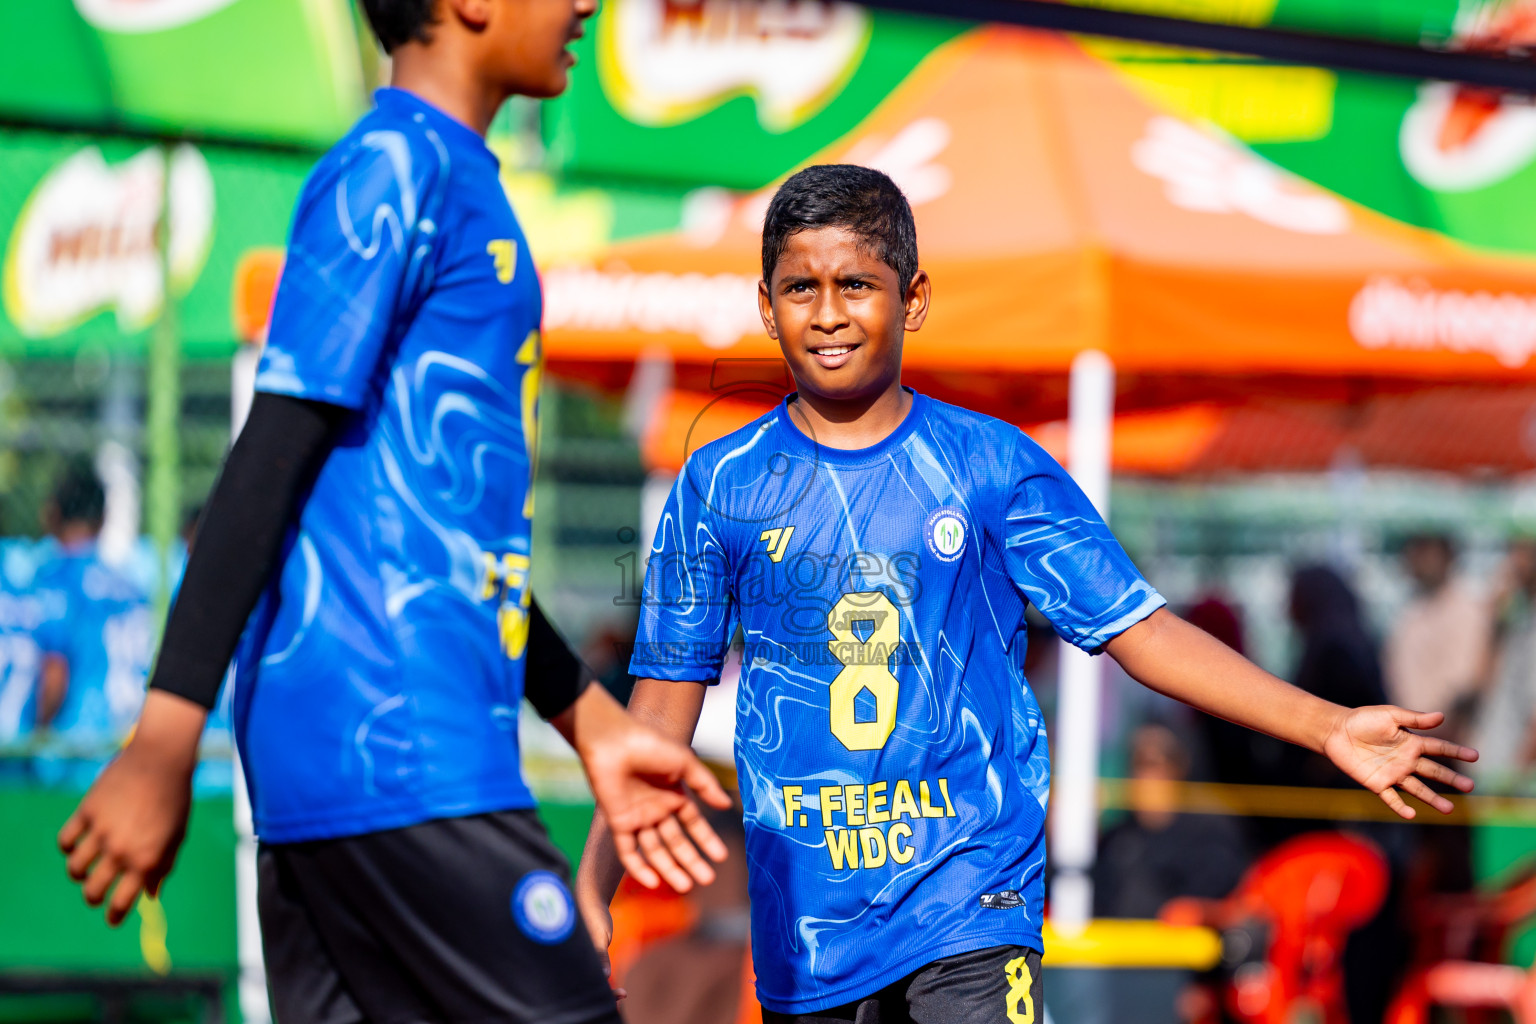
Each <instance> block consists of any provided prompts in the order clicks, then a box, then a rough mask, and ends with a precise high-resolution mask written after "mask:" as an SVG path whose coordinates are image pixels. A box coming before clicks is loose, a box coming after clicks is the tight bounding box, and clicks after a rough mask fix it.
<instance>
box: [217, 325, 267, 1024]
mask: <svg viewBox="0 0 1536 1024" xmlns="http://www.w3.org/2000/svg"><path fill="white" fill-rule="evenodd" d="M260 362H261V346H260V345H241V346H240V348H239V349H238V350H237V351H236V352H235V358H234V361H233V363H232V364H231V366H230V401H229V406H230V408H229V426H230V441H231V443H233V441H234V439H235V438H236V437H238V436H239V435H240V431H241V429H242V428H243V427H244V426H245V419H246V417H247V416H248V415H249V414H250V411H251V401H252V400H253V399H254V398H255V396H256V368H257V366H258V365H259V364H260ZM230 676H231V678H226V679H225V680H224V685H225V686H233V685H234V679H233V678H232V677H233V673H231V674H230ZM230 756H231V757H232V758H234V761H235V772H234V789H235V792H234V797H235V933H236V946H235V949H236V954H237V958H238V961H239V965H240V981H239V986H238V991H239V1000H240V1018H241V1020H242V1021H243V1022H244V1024H270V1021H271V1020H272V1007H271V1004H270V1003H268V1001H267V965H266V961H265V959H264V958H263V957H262V955H261V923H260V919H259V917H258V914H257V905H256V832H255V829H254V828H253V827H252V824H251V800H250V796H249V795H248V794H247V792H246V788H245V771H244V770H243V769H242V767H241V765H240V751H239V748H238V747H236V748H234V749H233V750H232V751H231V752H230Z"/></svg>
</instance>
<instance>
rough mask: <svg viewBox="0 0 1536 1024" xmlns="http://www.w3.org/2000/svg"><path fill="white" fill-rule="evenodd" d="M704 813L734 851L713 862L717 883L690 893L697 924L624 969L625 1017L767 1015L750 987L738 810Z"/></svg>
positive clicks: (647, 1020) (635, 1020)
mask: <svg viewBox="0 0 1536 1024" xmlns="http://www.w3.org/2000/svg"><path fill="white" fill-rule="evenodd" d="M706 814H707V816H708V818H709V822H710V824H711V825H713V826H714V829H715V831H716V832H717V833H719V835H720V838H721V839H723V840H724V841H725V845H726V847H727V848H728V849H729V850H730V856H729V857H728V858H726V860H725V862H724V863H723V864H720V865H718V866H717V867H716V869H715V881H714V884H712V885H701V886H695V887H694V889H693V890H692V891H691V892H689V893H688V896H687V900H688V902H689V904H690V909H691V911H692V914H691V917H692V924H691V926H690V927H689V928H688V929H687V931H685V932H684V933H683V934H681V935H678V936H675V937H673V938H670V939H666V940H664V941H662V942H658V943H656V944H655V945H653V946H651V947H649V948H647V949H646V950H645V951H644V952H643V953H641V954H640V957H639V959H637V960H636V961H635V963H634V965H633V966H632V967H630V969H629V970H628V972H626V974H625V976H624V979H623V985H624V989H625V991H627V992H628V993H629V995H628V997H627V998H626V999H624V1001H623V1002H621V1003H620V1004H619V1007H620V1009H621V1010H622V1011H623V1015H624V1020H625V1021H626V1022H627V1024H746V1022H748V1021H750V1022H751V1024H757V1022H758V1021H760V1020H761V1019H762V1010H761V1009H760V1008H759V1007H758V1006H757V1001H756V999H755V998H753V997H752V995H751V989H752V976H751V949H750V946H749V938H750V935H751V917H750V910H749V906H748V900H747V845H746V832H745V831H744V829H743V828H742V823H741V813H740V811H735V812H719V811H707V812H706Z"/></svg>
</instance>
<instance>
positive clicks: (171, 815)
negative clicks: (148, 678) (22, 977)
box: [59, 690, 207, 927]
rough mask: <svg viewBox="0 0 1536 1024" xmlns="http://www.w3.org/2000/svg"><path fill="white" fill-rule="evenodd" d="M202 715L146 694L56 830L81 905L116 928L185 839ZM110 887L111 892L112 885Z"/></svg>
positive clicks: (160, 694) (152, 888) (152, 889)
mask: <svg viewBox="0 0 1536 1024" xmlns="http://www.w3.org/2000/svg"><path fill="white" fill-rule="evenodd" d="M206 717H207V711H206V710H204V709H203V708H201V707H199V706H198V705H196V704H193V703H192V702H191V701H188V700H184V699H183V698H181V697H177V696H174V695H172V694H168V693H165V692H164V691H161V690H150V691H149V694H148V696H147V697H146V698H145V700H144V711H143V714H142V715H141V716H140V718H139V725H138V727H137V728H136V729H135V731H134V735H133V738H132V739H131V740H130V741H129V742H128V745H127V746H126V747H124V748H123V751H122V753H120V754H119V755H118V756H117V757H116V758H114V759H113V761H112V763H111V764H109V765H107V767H106V769H105V770H103V771H102V773H101V775H100V776H99V777H98V778H97V779H96V782H95V783H94V784H93V785H92V786H91V788H90V790H89V791H88V792H87V793H86V794H85V798H84V799H83V800H81V801H80V806H79V807H77V808H76V809H75V813H74V814H72V815H71V816H70V818H69V820H68V821H67V822H65V823H64V827H63V828H62V829H61V830H60V831H59V849H61V850H63V851H64V853H65V854H66V855H67V857H68V862H67V868H68V871H69V877H71V878H73V879H74V880H75V881H77V882H81V883H82V885H81V890H82V892H83V893H84V895H85V901H86V902H87V903H89V904H90V905H91V906H93V907H96V906H100V905H101V903H102V901H103V900H106V899H107V893H108V891H109V890H111V893H112V897H111V900H110V901H109V902H108V903H107V923H108V924H110V925H113V926H114V927H115V926H117V925H119V924H122V922H123V919H124V918H126V917H127V916H128V912H129V911H130V910H132V909H133V905H134V903H135V902H136V901H137V900H138V898H139V894H140V893H141V892H148V893H150V894H154V893H157V892H158V891H159V889H160V883H161V882H163V881H164V880H165V876H166V875H167V874H169V873H170V870H171V865H172V864H173V863H175V860H176V852H177V850H178V849H179V848H180V847H181V841H182V839H183V837H185V835H186V833H187V815H188V813H189V812H190V810H191V804H192V773H193V771H194V770H195V769H196V767H197V744H198V740H199V738H200V737H201V736H202V731H203V722H204V720H205V719H206ZM114 883H116V888H115V889H114V888H113V884H114Z"/></svg>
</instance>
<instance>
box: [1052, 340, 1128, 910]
mask: <svg viewBox="0 0 1536 1024" xmlns="http://www.w3.org/2000/svg"><path fill="white" fill-rule="evenodd" d="M1114 416H1115V367H1114V364H1113V363H1112V362H1111V361H1110V359H1109V357H1108V356H1106V355H1105V354H1104V353H1103V352H1083V353H1080V354H1079V355H1078V356H1077V358H1075V359H1074V360H1072V377H1071V382H1070V394H1069V406H1068V417H1069V418H1068V424H1067V461H1068V469H1069V470H1070V472H1071V474H1072V479H1074V480H1075V481H1077V485H1078V486H1079V487H1081V488H1082V489H1083V493H1084V494H1086V495H1087V496H1088V500H1089V501H1091V502H1093V504H1094V507H1095V508H1097V509H1098V510H1099V514H1100V515H1101V516H1104V517H1105V518H1106V519H1107V518H1108V517H1109V460H1110V442H1111V439H1112V436H1113V430H1114ZM1060 664H1061V669H1060V677H1059V683H1058V690H1057V710H1056V735H1055V736H1054V737H1053V739H1054V743H1053V746H1054V747H1055V751H1056V757H1055V762H1056V764H1055V769H1054V772H1053V777H1052V781H1051V805H1052V806H1051V817H1052V832H1053V834H1052V837H1051V839H1052V843H1051V846H1052V848H1051V857H1052V860H1053V861H1054V864H1055V869H1056V875H1055V878H1054V880H1053V882H1052V884H1051V917H1052V923H1053V924H1054V925H1055V926H1056V927H1057V928H1058V929H1061V930H1064V931H1072V930H1075V929H1080V928H1082V927H1083V926H1084V925H1085V924H1087V922H1088V919H1089V918H1090V917H1091V916H1092V913H1093V882H1092V879H1091V877H1090V875H1089V872H1090V871H1091V870H1092V868H1093V859H1094V854H1095V852H1096V849H1097V846H1098V831H1099V801H1098V781H1099V704H1100V700H1099V686H1100V674H1099V665H1098V663H1097V662H1096V661H1095V660H1094V659H1093V658H1092V657H1090V656H1089V655H1088V654H1086V653H1084V652H1083V651H1081V650H1079V649H1078V648H1076V647H1074V646H1072V645H1071V644H1069V643H1067V642H1066V641H1062V642H1061V662H1060Z"/></svg>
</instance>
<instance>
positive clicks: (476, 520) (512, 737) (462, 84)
mask: <svg viewBox="0 0 1536 1024" xmlns="http://www.w3.org/2000/svg"><path fill="white" fill-rule="evenodd" d="M363 6H364V9H365V11H366V12H367V15H368V17H369V20H370V22H371V24H372V25H373V28H374V31H375V32H376V34H377V35H378V37H379V39H380V41H381V42H382V43H383V45H384V47H385V48H386V49H387V50H389V51H391V54H392V57H393V65H392V67H393V70H392V76H393V79H392V80H393V87H392V88H388V89H383V90H380V91H379V93H378V94H377V96H376V102H377V105H376V107H375V109H374V110H373V111H372V112H370V113H368V114H367V115H366V116H364V117H363V118H362V120H361V121H360V122H359V123H358V124H357V125H356V126H355V127H354V128H353V129H352V131H351V132H349V133H348V135H347V136H346V137H345V138H344V139H342V140H341V142H340V143H338V144H337V145H336V146H335V147H334V148H333V149H332V150H331V151H330V152H329V153H328V154H327V155H326V156H325V157H324V158H323V159H322V160H321V161H320V163H319V164H318V166H317V167H316V168H315V170H314V171H313V172H312V174H311V175H310V178H309V180H308V181H307V183H306V184H305V187H304V190H303V192H302V193H301V195H300V197H299V201H298V205H297V208H296V211H295V214H294V219H293V226H292V230H291V234H290V241H289V246H288V253H287V260H286V265H285V268H284V271H283V275H282V280H281V282H280V284H279V287H278V293H277V297H276V301H275V305H274V308H273V313H272V322H271V328H270V335H269V341H268V343H267V349H266V352H265V355H264V356H263V359H262V364H261V369H260V371H259V375H258V378H257V385H256V387H257V395H256V397H255V400H254V403H253V404H252V406H251V412H250V416H249V419H248V421H247V423H246V425H245V428H244V430H243V431H242V432H241V434H240V437H239V439H238V441H237V442H236V444H235V446H234V448H233V450H232V451H231V453H230V456H229V458H228V460H227V461H226V463H225V466H224V470H223V473H222V475H221V477H220V480H219V483H218V484H217V486H216V487H215V489H214V492H213V494H212V496H211V498H210V500H209V503H208V507H207V511H206V514H205V515H204V518H203V523H202V526H201V528H200V530H199V536H198V544H197V546H196V548H195V549H194V550H193V551H192V554H191V557H190V559H189V562H188V565H187V571H186V575H185V578H184V581H183V584H182V588H181V591H180V593H179V594H178V597H177V601H176V604H175V608H174V610H173V611H172V613H171V616H170V619H169V621H168V623H167V626H166V632H165V637H164V640H163V642H162V645H161V650H160V654H159V658H158V660H157V662H156V665H155V670H154V674H153V677H152V680H151V684H150V691H149V694H148V697H147V699H146V701H145V706H144V711H143V715H142V717H141V718H140V720H139V724H138V728H137V730H136V733H135V735H134V738H133V740H132V742H131V743H130V744H129V745H128V746H127V747H126V749H125V750H124V752H123V753H122V755H121V756H120V757H118V758H117V759H116V760H115V761H114V762H113V763H112V764H111V765H110V766H108V768H107V769H106V770H105V772H104V773H103V774H102V776H101V778H100V779H99V780H98V781H97V783H96V784H95V786H94V787H93V788H92V790H91V791H90V793H88V794H87V796H86V797H85V799H84V801H83V802H82V803H81V805H80V807H79V809H78V810H77V811H76V813H75V814H74V816H73V817H72V818H71V819H70V820H69V822H68V823H66V825H65V826H64V829H63V831H62V832H61V833H60V837H59V841H60V845H61V846H62V848H63V849H64V851H65V852H66V853H67V855H68V870H69V873H70V874H71V875H72V876H73V877H74V878H76V879H79V880H81V881H82V882H83V883H84V884H83V888H84V894H85V898H86V900H87V901H88V902H90V903H91V904H93V905H95V904H99V903H101V902H103V901H104V900H106V901H108V904H109V905H108V919H109V921H111V922H114V923H116V922H120V921H121V920H122V919H123V917H124V915H126V914H127V913H128V911H129V909H130V908H131V907H132V906H133V903H134V900H135V899H136V898H137V897H138V894H139V893H140V892H141V891H149V892H154V891H155V890H156V889H157V888H158V886H159V885H160V883H161V881H162V880H163V879H164V878H165V876H166V873H167V872H168V871H169V870H170V868H171V863H172V861H173V859H174V857H175V854H176V850H177V847H178V845H179V843H180V840H181V837H182V835H183V833H184V830H185V826H186V820H187V813H188V803H189V791H190V781H191V777H192V772H193V768H194V766H195V765H196V752H197V742H198V736H199V734H200V732H201V731H202V728H203V723H204V720H205V718H206V716H207V713H208V709H209V708H211V707H212V706H214V703H215V699H216V696H217V693H218V688H219V683H220V680H221V679H222V677H223V675H224V672H225V668H226V666H227V665H228V664H229V662H230V660H231V656H232V655H233V656H234V660H235V664H236V687H235V706H234V718H235V731H236V735H237V740H238V743H239V746H240V751H241V755H242V761H243V764H244V767H245V772H246V778H247V782H248V785H249V790H250V797H251V805H252V809H253V815H254V819H255V827H256V832H257V835H258V837H259V839H260V841H261V846H260V851H259V853H258V864H257V871H258V876H259V879H258V889H259V897H258V899H259V905H260V917H261V926H262V939H263V948H264V951H265V958H266V965H267V978H268V982H269V986H270V991H271V995H272V1001H273V1006H274V1009H275V1011H276V1016H277V1019H278V1021H280V1022H281V1024H351V1022H358V1021H369V1022H372V1024H420V1022H423V1021H433V1022H438V1024H453V1022H461V1024H470V1022H474V1024H480V1022H485V1021H492V1020H495V1021H509V1022H511V1021H521V1022H535V1021H537V1022H540V1024H580V1022H588V1021H602V1022H616V1021H617V1020H618V1017H617V1013H616V1009H615V1005H614V999H613V995H612V993H611V991H610V990H609V989H608V986H607V983H606V980H605V978H604V975H603V971H602V967H601V964H600V962H599V959H598V957H597V955H596V953H595V952H594V950H593V948H592V942H591V940H590V939H589V938H588V937H587V936H586V934H585V931H584V930H583V928H582V927H581V922H580V920H579V919H578V916H577V914H576V910H575V906H574V904H573V902H572V900H571V896H570V892H569V889H568V886H567V882H566V873H567V867H566V865H565V862H564V860H563V859H562V858H561V856H560V855H559V853H558V852H557V851H556V850H555V848H554V847H553V846H552V845H551V843H550V842H549V839H548V838H547V836H546V835H545V834H544V830H543V828H542V827H541V826H540V824H539V822H538V819H537V818H536V817H535V815H534V811H533V804H534V801H533V796H532V794H531V793H530V792H529V789H528V787H527V785H526V784H525V783H524V781H523V778H522V775H521V771H520V765H519V753H518V741H517V737H518V731H517V720H518V708H519V705H520V704H521V702H522V700H523V698H524V697H525V696H526V697H527V698H528V699H529V700H530V701H531V702H532V704H533V705H534V707H535V708H536V709H537V710H538V712H539V713H540V714H541V715H542V716H543V717H545V718H547V719H549V720H550V721H551V722H552V723H553V724H554V725H555V727H556V728H557V729H559V730H560V732H561V733H562V734H563V735H564V736H565V737H566V739H567V740H568V741H570V743H571V744H572V746H574V747H575V749H576V751H577V752H578V754H580V756H581V759H582V761H583V764H584V766H585V768H586V771H587V775H588V778H589V779H590V781H591V784H592V790H593V793H594V795H595V797H596V799H597V802H598V803H599V805H600V806H602V807H603V808H604V811H605V813H606V814H607V815H608V816H609V818H610V820H614V821H616V822H617V823H618V825H617V829H618V833H619V842H620V844H621V846H622V848H623V854H624V857H625V860H626V863H628V864H629V865H630V867H631V869H632V870H635V871H637V872H639V871H645V870H647V867H646V858H647V857H648V858H650V859H651V860H652V861H655V862H658V863H660V864H661V865H662V867H663V868H665V869H666V870H667V871H668V874H669V877H670V878H671V879H672V881H673V882H674V884H677V885H679V886H680V887H683V888H686V887H688V885H689V884H690V883H691V881H692V880H698V881H703V882H707V881H709V880H710V879H711V878H712V871H711V869H710V867H709V864H708V863H707V860H706V857H705V856H700V854H699V853H698V849H697V848H695V847H694V846H693V845H692V844H691V843H690V841H689V838H688V837H690V836H691V837H692V840H693V841H694V842H697V843H698V844H700V847H702V849H703V850H704V851H705V854H706V855H707V856H708V857H714V858H715V859H720V858H722V857H724V856H725V850H724V847H723V845H722V844H721V843H720V840H719V838H718V837H717V836H715V834H714V833H713V831H711V830H710V828H709V826H708V825H707V824H705V822H704V821H703V818H702V816H701V814H700V813H699V810H698V807H697V806H696V805H695V804H694V803H693V802H692V801H691V799H690V798H689V796H688V792H687V791H688V789H689V788H692V789H693V790H694V791H696V792H698V793H699V794H700V795H701V796H702V797H703V798H704V799H705V800H706V801H709V802H711V803H715V804H717V805H728V803H729V801H728V799H727V798H726V796H725V794H724V792H723V791H722V790H721V789H720V788H719V785H718V783H716V782H715V781H714V779H713V777H712V776H711V775H710V774H709V772H708V770H707V769H705V768H704V766H703V765H702V764H700V763H699V761H698V760H697V758H695V757H694V756H693V755H692V753H691V752H690V751H689V750H688V749H687V747H686V745H685V744H681V743H677V742H676V741H673V740H668V739H665V738H663V737H661V736H660V735H658V734H657V733H655V732H654V731H652V730H651V729H649V728H647V727H645V726H643V725H641V724H639V723H637V722H636V721H634V720H633V719H631V718H630V717H629V716H628V715H627V714H626V713H625V712H624V710H623V708H622V707H621V706H620V705H619V704H618V703H617V702H615V701H614V700H613V698H612V697H610V696H609V695H608V694H607V693H606V692H605V691H604V690H603V689H602V688H601V687H598V686H589V685H586V684H587V683H588V682H589V676H588V675H587V674H586V673H585V671H584V668H583V666H581V665H580V663H579V661H578V660H577V659H576V657H575V656H574V655H573V654H571V652H570V651H569V649H568V648H567V647H566V645H565V643H564V642H563V641H562V640H561V639H560V637H559V635H558V634H557V633H556V632H555V631H554V629H553V628H552V627H551V626H550V625H549V623H548V622H547V621H545V620H544V618H543V617H542V615H541V613H540V611H539V608H538V606H537V605H536V604H535V603H534V602H533V600H532V595H531V593H530V591H529V573H530V555H531V551H530V540H529V530H530V517H531V515H532V513H533V500H532V474H533V465H534V462H533V451H534V430H535V426H536V423H537V419H536V407H535V403H536V402H537V398H538V386H539V385H538V374H539V358H540V353H539V345H540V341H539V323H540V316H541V312H542V299H541V295H540V290H539V283H538V277H537V274H536V272H535V269H534V265H533V261H532V259H531V258H530V255H529V252H528V245H527V240H526V238H525V237H524V235H523V232H522V230H521V228H520V227H519V226H518V223H517V219H516V218H515V217H514V215H513V212H512V209H511V207H510V206H509V205H508V202H507V198H506V195H505V193H504V192H503V190H502V187H501V182H500V179H499V173H498V170H499V169H498V166H497V160H496V157H495V156H493V155H492V153H491V151H490V150H489V149H488V148H486V144H485V140H484V134H485V131H486V129H487V127H488V125H489V124H490V122H491V119H492V117H493V116H494V115H495V113H496V111H497V109H498V108H500V106H501V105H502V103H503V101H505V100H506V99H507V97H508V96H510V95H512V94H514V93H520V94H523V95H528V96H535V97H547V96H553V95H555V94H557V93H559V92H560V91H561V90H562V89H563V88H564V87H565V84H566V76H567V70H568V68H569V67H570V65H571V60H572V58H571V56H570V54H569V53H568V52H567V50H566V47H567V45H568V44H569V43H570V42H571V41H572V40H574V39H576V38H578V37H579V36H580V34H581V31H582V23H583V21H584V19H586V18H587V17H589V16H590V15H591V14H592V13H593V9H594V7H595V0H364V3H363ZM237 644H238V651H237V650H236V648H237ZM669 847H671V848H674V849H675V850H676V851H677V852H676V853H675V854H673V855H668V854H667V853H666V852H665V851H666V850H667V849H668V848H669ZM679 864H681V865H682V867H681V868H679V867H678V865H679ZM114 886H115V887H114Z"/></svg>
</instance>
